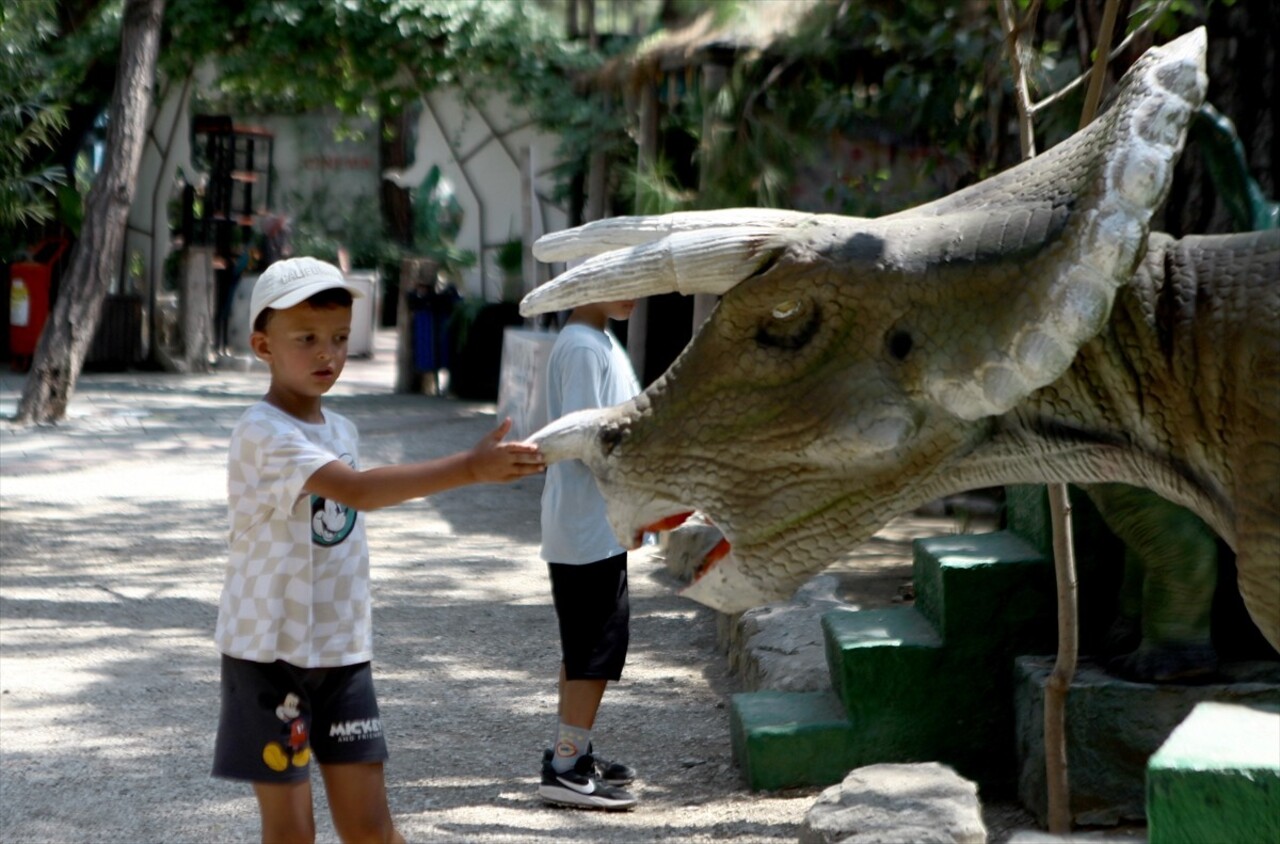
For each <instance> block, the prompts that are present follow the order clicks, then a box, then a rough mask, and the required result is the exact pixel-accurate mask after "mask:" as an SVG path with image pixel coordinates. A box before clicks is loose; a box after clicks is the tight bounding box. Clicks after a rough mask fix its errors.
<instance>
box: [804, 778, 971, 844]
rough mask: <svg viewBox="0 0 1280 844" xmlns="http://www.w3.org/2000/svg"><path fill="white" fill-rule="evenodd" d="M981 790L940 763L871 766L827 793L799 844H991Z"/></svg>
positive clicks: (814, 809) (815, 807) (809, 815)
mask: <svg viewBox="0 0 1280 844" xmlns="http://www.w3.org/2000/svg"><path fill="white" fill-rule="evenodd" d="M986 841H987V829H986V827H985V826H984V825H983V823H982V805H981V804H980V803H979V801H978V787H977V786H976V785H975V784H974V783H972V782H970V781H969V780H966V779H964V778H963V777H961V776H960V775H959V774H957V773H956V772H955V771H954V770H952V769H951V768H949V767H947V766H946V765H941V764H939V763H937V762H921V763H917V764H881V765H867V766H865V767H862V768H856V769H854V770H853V771H850V772H849V774H848V775H847V776H846V777H845V778H844V781H843V782H841V783H840V784H839V785H833V786H831V787H830V788H828V789H827V790H826V791H824V792H822V795H821V796H819V798H818V801H817V802H816V803H814V805H813V806H812V807H811V808H810V809H809V811H808V813H807V814H806V815H805V819H804V824H803V825H802V826H801V828H800V844H986Z"/></svg>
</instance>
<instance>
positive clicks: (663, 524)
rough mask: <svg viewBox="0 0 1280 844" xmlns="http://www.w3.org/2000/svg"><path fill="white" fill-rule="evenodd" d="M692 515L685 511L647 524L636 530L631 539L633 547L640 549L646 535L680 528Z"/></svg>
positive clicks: (689, 511)
mask: <svg viewBox="0 0 1280 844" xmlns="http://www.w3.org/2000/svg"><path fill="white" fill-rule="evenodd" d="M692 515H693V511H692V510H686V511H685V512H683V513H676V514H674V515H671V516H664V517H662V518H661V519H658V520H657V521H656V522H650V523H649V524H647V525H645V526H644V527H642V528H640V529H639V530H637V531H636V533H635V536H633V537H632V540H633V541H634V542H635V545H636V547H637V548H638V547H640V544H641V543H642V542H644V535H645V534H646V533H661V532H662V531H664V530H671V529H672V528H678V527H680V525H682V524H684V523H685V520H686V519H688V518H689V517H690V516H692Z"/></svg>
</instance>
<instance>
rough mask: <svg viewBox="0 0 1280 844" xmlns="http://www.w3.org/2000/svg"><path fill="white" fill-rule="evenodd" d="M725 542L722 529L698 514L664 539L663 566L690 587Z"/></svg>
mask: <svg viewBox="0 0 1280 844" xmlns="http://www.w3.org/2000/svg"><path fill="white" fill-rule="evenodd" d="M721 539H724V534H723V533H721V532H720V529H719V528H718V527H716V526H715V525H713V524H711V522H710V521H708V520H707V518H706V517H705V516H703V515H702V514H701V513H694V514H693V515H692V516H690V517H689V519H688V520H687V521H686V522H685V523H684V524H682V525H680V526H679V527H677V528H675V529H674V530H672V531H670V532H669V533H667V534H665V535H664V536H663V537H662V540H661V542H662V551H663V564H664V565H665V566H666V569H667V571H669V572H671V574H672V575H673V576H675V577H676V578H678V579H680V580H681V581H684V582H685V583H688V582H690V581H692V580H693V575H694V573H696V572H697V571H698V568H699V566H701V565H702V560H703V558H705V557H706V556H707V554H709V553H710V552H711V549H712V548H714V547H716V544H717V543H719V542H720V540H721Z"/></svg>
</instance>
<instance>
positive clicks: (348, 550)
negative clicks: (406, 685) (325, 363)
mask: <svg viewBox="0 0 1280 844" xmlns="http://www.w3.org/2000/svg"><path fill="white" fill-rule="evenodd" d="M358 448H359V435H358V433H357V431H356V426H355V425H354V424H352V423H351V422H350V421H349V420H348V419H346V418H344V417H342V416H340V415H339V414H337V413H334V412H332V411H329V410H326V411H325V412H324V422H323V423H321V424H318V425H313V424H309V423H307V422H303V421H301V420H299V419H295V418H294V417H292V416H290V415H289V414H287V413H285V412H283V411H281V410H279V409H277V408H275V407H272V406H271V405H269V404H267V403H266V402H258V403H257V404H255V405H253V406H252V407H250V408H249V409H248V410H246V411H245V413H244V415H243V416H241V417H240V421H239V423H237V425H236V428H235V430H234V431H233V432H232V434H231V445H230V449H229V452H228V457H227V509H228V516H229V517H230V522H231V535H230V545H231V554H230V558H229V561H228V563H227V575H226V580H225V582H224V584H223V587H222V600H221V602H220V605H219V608H218V626H217V630H216V632H215V634H214V639H215V641H216V643H217V646H218V650H220V651H221V652H222V653H225V654H228V655H230V656H233V657H237V658H239V659H246V660H251V661H253V662H274V661H275V660H277V659H280V660H284V661H285V662H287V663H289V664H291V665H296V666H298V667H300V668H319V667H333V666H339V665H354V664H356V663H360V662H367V661H368V660H369V659H370V658H371V657H372V654H373V631H372V619H371V615H372V611H371V607H370V600H369V550H368V545H367V543H366V541H365V533H364V518H363V517H362V515H361V514H360V513H358V512H356V511H355V510H351V509H348V508H347V507H345V506H343V505H341V504H338V503H337V502H334V501H327V500H325V499H323V498H318V497H316V496H314V495H307V494H305V493H304V492H303V485H304V484H305V483H306V481H307V479H308V478H310V477H311V475H312V474H313V473H314V472H315V471H316V470H317V469H319V468H320V467H321V466H324V465H326V464H328V463H330V462H332V461H334V460H341V461H342V462H343V463H346V464H347V465H348V466H350V467H352V468H353V469H354V468H356V467H357V462H356V460H357V450H358Z"/></svg>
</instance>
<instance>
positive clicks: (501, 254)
mask: <svg viewBox="0 0 1280 844" xmlns="http://www.w3.org/2000/svg"><path fill="white" fill-rule="evenodd" d="M497 262H498V269H500V270H502V272H503V273H504V274H505V275H507V276H508V277H511V276H518V275H520V273H521V272H522V271H523V270H524V242H523V241H522V240H520V239H519V238H512V239H511V240H508V241H507V242H506V243H504V244H502V246H500V247H498V255H497Z"/></svg>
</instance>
